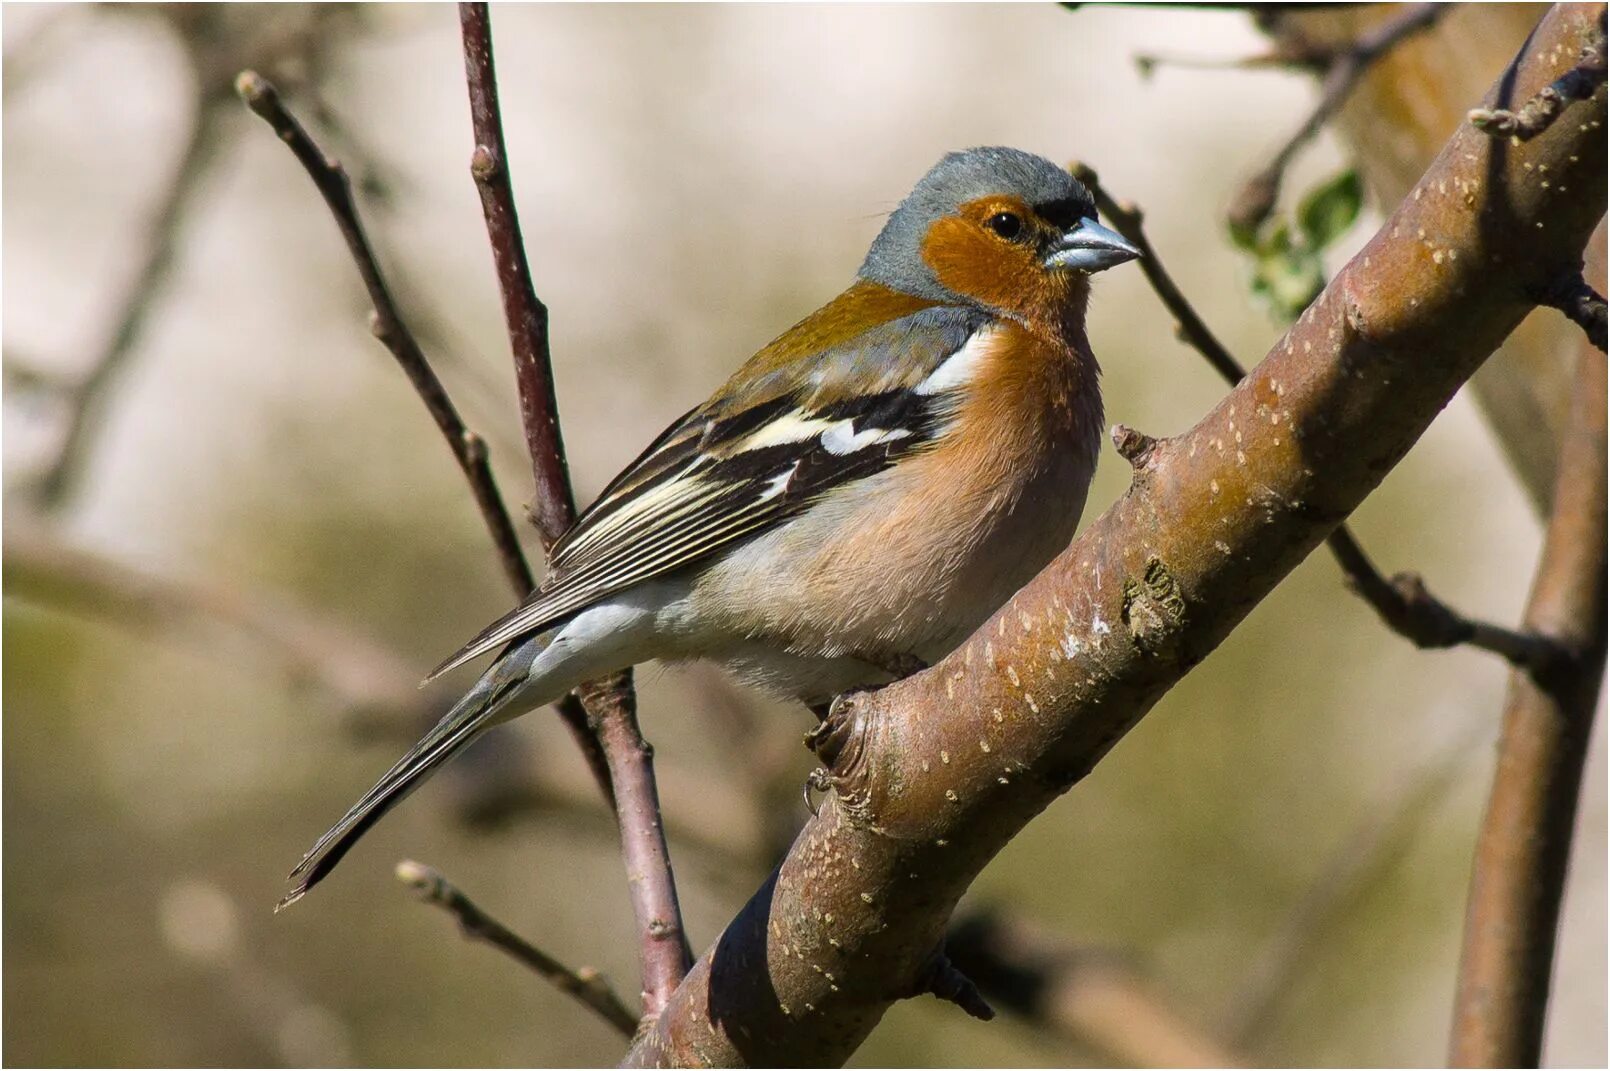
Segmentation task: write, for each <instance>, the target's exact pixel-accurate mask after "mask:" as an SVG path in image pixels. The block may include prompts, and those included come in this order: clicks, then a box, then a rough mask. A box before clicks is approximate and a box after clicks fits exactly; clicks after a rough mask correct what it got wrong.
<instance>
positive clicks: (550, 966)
mask: <svg viewBox="0 0 1610 1071" xmlns="http://www.w3.org/2000/svg"><path fill="white" fill-rule="evenodd" d="M397 880H398V881H400V882H402V883H403V884H404V885H406V886H408V887H409V888H410V889H412V890H414V892H415V893H417V894H418V895H419V898H420V899H421V900H422V901H424V902H425V903H427V904H433V905H435V906H436V907H439V908H442V909H443V910H444V911H446V912H447V913H448V914H450V915H452V916H453V917H454V918H455V919H457V920H458V925H459V929H460V930H461V931H463V934H464V936H465V937H469V938H471V939H473V940H477V941H485V942H486V943H487V944H489V945H491V946H492V947H493V948H496V949H497V950H498V951H500V952H502V953H504V954H505V955H507V956H509V957H510V958H511V959H513V960H514V961H515V962H517V963H519V964H521V965H523V966H525V967H527V968H529V969H530V970H532V971H533V972H535V973H536V974H537V975H538V976H539V977H542V978H545V979H547V980H548V981H549V982H552V983H553V985H554V988H556V989H558V990H559V991H560V992H561V993H564V994H566V995H567V996H571V997H574V998H575V999H576V1000H577V1001H579V1002H580V1003H581V1004H582V1005H584V1006H585V1007H587V1008H590V1009H592V1011H593V1012H595V1013H596V1014H597V1015H598V1017H599V1018H600V1019H603V1020H604V1021H605V1022H606V1023H608V1024H609V1025H610V1026H612V1027H614V1028H615V1029H616V1030H618V1031H620V1033H621V1035H622V1036H624V1037H631V1036H632V1032H633V1031H635V1030H636V1029H637V1016H635V1015H633V1014H632V1013H631V1012H630V1011H628V1010H627V1009H626V1005H624V1004H622V1003H621V999H620V997H618V996H616V995H615V991H614V990H613V989H611V988H610V986H609V982H608V980H607V979H605V978H604V976H603V975H601V974H599V973H598V972H597V971H595V970H594V969H593V968H591V967H582V968H580V969H578V970H571V969H570V968H569V967H566V966H565V965H564V964H563V963H560V962H559V961H558V960H556V959H554V958H553V957H552V956H550V955H548V954H547V953H546V952H544V951H542V950H541V949H540V948H537V947H535V946H534V945H532V944H531V943H530V942H529V941H527V940H526V939H525V938H523V937H521V936H520V935H519V934H517V933H515V932H514V931H513V930H511V929H509V928H508V927H507V926H505V925H503V923H501V922H499V921H498V920H497V919H495V918H493V917H492V916H490V915H488V914H487V913H486V912H485V911H482V910H481V908H480V907H478V906H477V905H476V904H475V902H474V901H473V900H471V899H470V898H469V897H467V896H465V895H464V894H463V893H462V892H460V891H459V890H458V887H457V886H455V885H454V884H453V883H452V882H450V881H448V880H447V879H446V878H444V877H442V875H441V873H440V872H439V871H437V870H436V869H435V868H433V867H428V866H426V865H425V864H423V863H416V862H414V861H413V860H412V859H407V860H404V861H403V862H401V863H398V864H397Z"/></svg>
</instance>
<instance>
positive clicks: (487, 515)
mask: <svg viewBox="0 0 1610 1071" xmlns="http://www.w3.org/2000/svg"><path fill="white" fill-rule="evenodd" d="M235 88H236V89H237V91H238V92H239V93H240V95H241V98H242V99H243V100H245V102H246V106H247V107H249V108H251V110H252V111H253V112H255V113H257V115H258V116H259V117H261V118H262V119H263V121H264V122H266V123H268V125H269V126H271V127H273V128H274V133H276V134H277V135H279V138H280V140H281V141H283V142H285V144H286V145H287V146H288V147H289V148H290V150H291V152H292V153H293V154H294V155H295V156H296V159H297V162H298V163H300V164H301V165H302V167H303V169H304V170H305V171H307V174H308V177H309V178H311V179H312V180H313V184H314V186H316V187H318V191H319V193H320V194H321V195H322V196H323V197H324V203H325V204H326V205H328V206H329V209H330V214H331V215H332V216H334V217H335V223H336V226H337V227H338V228H340V230H341V237H342V238H343V239H344V240H345V241H346V243H347V249H348V250H349V251H350V252H351V254H352V259H353V262H354V263H355V264H356V265H357V268H358V275H359V276H360V277H361V278H362V279H363V285H364V289H365V290H367V291H368V292H369V300H370V302H371V303H372V304H373V305H374V312H373V314H372V315H371V317H370V321H369V327H370V330H371V331H373V332H374V335H375V337H376V338H378V339H379V340H380V341H381V342H382V343H384V344H385V346H386V348H387V349H388V350H390V351H391V355H392V356H393V357H395V358H396V360H397V364H398V365H399V366H401V368H402V370H403V374H404V375H406V376H407V377H408V381H409V382H410V383H412V384H413V387H414V390H415V392H416V393H418V395H419V397H420V400H421V401H423V402H424V403H425V408H426V409H427V410H429V411H430V415H431V418H432V419H433V420H435V421H436V427H437V428H438V429H440V431H441V433H442V437H443V438H445V439H446V440H447V445H448V447H449V448H450V449H451V450H452V451H453V457H454V458H455V459H456V460H457V461H458V465H459V468H460V469H462V470H463V472H464V478H465V479H466V480H467V481H468V482H469V485H470V491H471V493H472V494H473V495H474V496H475V502H476V505H477V506H479V507H480V510H481V517H482V519H483V520H484V521H485V522H486V527H487V531H489V532H490V533H491V535H492V542H493V543H494V544H495V545H496V546H497V550H498V560H499V562H500V563H501V564H502V566H503V572H504V575H506V576H507V577H508V578H509V583H510V584H511V585H512V586H513V587H514V588H515V590H516V591H518V592H519V593H520V594H521V595H525V594H527V593H529V592H530V591H531V589H532V587H533V586H534V583H535V582H534V580H533V579H532V576H531V567H530V566H529V565H527V564H526V560H525V552H524V551H522V550H521V549H520V540H519V538H518V537H517V536H516V535H515V534H514V524H513V522H511V521H510V520H509V511H508V510H507V509H506V508H505V507H504V505H503V497H502V495H500V494H499V493H498V488H497V482H496V481H495V480H494V479H493V478H492V467H491V465H490V464H489V463H488V460H487V455H486V443H485V442H484V441H483V440H482V439H481V437H480V436H479V435H477V434H475V432H473V431H470V430H469V429H468V428H466V427H465V426H464V421H463V418H461V417H460V416H459V415H458V410H457V409H456V408H455V407H454V406H453V401H452V399H451V398H449V397H448V396H447V390H446V388H445V387H443V386H442V381H441V380H440V379H438V378H437V376H436V372H435V370H434V369H432V368H431V366H430V362H429V361H428V360H426V359H425V354H424V352H423V351H422V350H420V348H419V343H418V342H416V341H415V340H414V336H413V335H412V334H411V333H410V332H409V330H408V325H407V324H405V323H404V322H403V319H402V314H401V313H400V312H398V310H397V306H396V303H395V302H393V301H392V297H391V291H390V290H389V289H388V288H387V286H386V280H385V277H384V276H383V275H382V274H381V272H380V264H379V262H378V261H377V260H376V259H375V254H374V250H373V249H372V248H370V245H369V239H368V237H367V236H366V235H365V234H364V231H363V223H362V221H361V220H360V219H359V218H358V206H357V204H356V203H355V202H354V201H353V199H352V183H351V182H350V181H349V180H348V179H347V173H346V171H345V170H343V169H342V167H341V165H340V163H338V162H337V161H335V160H332V159H330V158H329V157H327V156H325V155H324V152H323V151H322V150H321V149H320V148H319V147H318V145H317V144H315V143H314V141H313V139H312V137H310V136H309V135H308V132H307V131H306V130H304V129H303V128H302V125H301V124H300V123H298V122H297V121H296V118H295V116H293V115H291V113H290V111H289V110H287V109H286V107H285V104H284V102H282V101H281V100H280V96H279V93H278V92H277V91H276V90H275V89H274V87H273V86H272V85H270V84H269V83H268V82H267V81H266V80H265V79H263V78H262V77H261V76H260V75H258V74H257V73H256V72H255V71H243V72H241V75H240V77H239V78H238V79H237V80H236V83H235Z"/></svg>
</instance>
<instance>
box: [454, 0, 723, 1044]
mask: <svg viewBox="0 0 1610 1071" xmlns="http://www.w3.org/2000/svg"><path fill="white" fill-rule="evenodd" d="M459 24H460V29H461V31H462V35H463V40H464V73H465V80H466V82H467V84H468V87H469V97H470V121H471V125H472V127H473V129H474V134H475V149H474V151H473V152H472V154H471V156H470V172H471V174H472V175H473V176H474V177H475V185H476V188H477V189H478V190H479V191H480V195H481V210H482V214H483V215H484V216H485V217H486V230H487V236H488V237H489V238H490V240H491V243H492V259H493V263H494V265H495V267H496V269H497V276H498V288H499V290H500V291H501V292H502V295H503V312H504V318H505V320H506V321H507V323H508V330H509V343H510V347H511V349H512V350H513V354H514V369H515V379H516V381H517V382H518V384H519V391H520V416H521V420H522V422H523V423H524V426H525V433H526V443H527V446H528V448H529V450H530V454H531V469H532V475H533V477H534V479H535V487H536V490H535V499H534V505H533V509H532V520H533V522H534V523H535V524H536V526H537V530H538V531H539V532H540V533H541V535H542V541H543V546H544V547H548V548H551V547H552V546H553V544H554V542H555V541H557V540H558V538H559V537H560V536H561V535H563V534H564V532H565V530H566V529H567V528H569V527H570V526H571V525H572V524H573V523H575V520H576V503H575V496H574V494H573V492H572V491H571V487H570V475H569V471H568V467H567V465H566V463H565V451H564V440H563V438H562V437H561V436H560V433H559V409H558V403H557V402H556V400H555V397H554V388H553V368H552V363H551V358H550V355H549V351H548V310H547V308H546V307H545V306H544V305H543V304H542V302H541V301H540V300H538V298H537V295H536V291H535V290H534V289H533V288H532V285H531V267H530V265H529V264H528V263H527V262H526V254H525V242H524V239H523V238H522V237H521V234H520V218H519V215H518V213H517V212H516V210H515V205H514V192H513V188H512V186H511V185H510V180H509V155H508V149H507V147H506V145H505V143H504V138H503V117H502V110H501V107H500V105H499V102H498V88H497V72H496V68H495V66H494V63H493V58H492V25H491V13H490V12H489V11H488V9H487V5H486V4H484V3H461V4H459ZM579 691H580V692H581V694H582V695H583V696H584V702H583V703H582V706H584V707H585V710H586V716H587V727H588V728H589V729H590V730H591V734H592V736H593V738H594V739H595V740H596V741H597V743H598V746H599V747H600V748H601V749H602V752H603V755H604V759H605V762H606V763H607V765H608V771H609V783H610V786H611V787H612V789H613V798H614V801H615V803H616V809H617V812H618V814H619V819H620V833H621V849H622V852H623V854H624V855H625V857H626V867H627V880H628V883H629V887H630V890H631V897H632V908H633V911H634V912H635V914H636V917H637V923H638V930H639V948H640V952H641V958H642V968H643V1010H644V1014H645V1016H647V1017H648V1018H653V1017H654V1016H656V1015H658V1014H659V1012H660V1009H661V1008H662V1007H664V1005H665V1002H666V1001H667V1000H669V999H670V995H671V993H672V992H673V991H674V990H675V989H676V986H677V984H678V983H679V982H681V980H682V977H683V975H685V974H686V973H687V969H688V967H689V966H690V964H691V963H692V958H693V957H692V953H691V951H690V949H689V948H688V943H687V938H686V936H685V935H684V932H683V925H682V910H681V906H680V905H679V904H678V902H677V895H676V881H675V878H674V877H673V875H672V872H671V857H670V851H669V849H668V848H667V846H666V843H665V828H664V824H663V822H662V821H661V818H660V803H659V790H658V788H657V787H656V785H655V782H654V762H653V756H654V752H653V749H652V748H651V747H649V745H648V743H647V742H646V741H645V740H644V739H643V734H642V732H641V730H640V729H639V728H638V724H637V700H636V696H635V694H634V692H633V690H632V676H631V672H630V671H629V670H628V671H626V672H624V673H618V674H616V675H615V676H613V677H611V678H609V679H608V680H605V681H595V682H591V683H589V684H588V685H586V686H584V687H583V688H582V689H580V690H579ZM572 702H573V701H572V700H568V699H567V700H566V702H565V703H561V704H560V712H561V714H562V715H563V716H564V717H565V719H566V721H567V722H569V723H571V724H572V726H573V727H574V726H575V725H576V724H577V721H576V719H577V716H578V711H577V708H576V707H575V706H573V705H571V704H572Z"/></svg>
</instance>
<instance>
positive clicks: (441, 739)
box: [274, 639, 546, 912]
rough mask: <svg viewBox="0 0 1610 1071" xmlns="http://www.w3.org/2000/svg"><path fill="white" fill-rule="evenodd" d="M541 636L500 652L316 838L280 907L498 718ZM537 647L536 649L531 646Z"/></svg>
mask: <svg viewBox="0 0 1610 1071" xmlns="http://www.w3.org/2000/svg"><path fill="white" fill-rule="evenodd" d="M544 646H546V644H545V642H544V641H543V640H539V639H530V640H527V641H525V642H524V643H521V644H519V645H517V646H515V647H512V648H510V649H509V650H507V651H505V652H503V654H501V655H499V656H498V659H497V661H496V662H494V663H493V664H492V667H491V668H490V669H488V670H487V671H486V673H485V674H483V675H482V677H481V679H480V680H478V681H476V682H475V686H474V687H473V688H471V689H470V690H469V691H468V692H467V693H466V694H465V695H464V698H462V699H460V700H459V701H458V702H457V703H455V704H453V709H451V710H449V711H448V712H447V714H446V715H444V716H443V717H442V720H441V721H439V722H437V723H436V727H435V728H433V729H432V730H431V731H430V732H428V733H426V734H425V736H424V738H423V739H421V740H420V741H419V743H417V744H415V745H414V746H413V748H411V749H410V750H409V752H408V754H406V755H404V756H403V757H402V758H401V759H398V760H397V764H396V765H395V766H393V767H392V768H391V769H389V770H387V771H386V774H385V776H384V777H382V778H381V779H380V780H379V781H377V782H376V783H375V787H373V788H371V789H370V790H369V791H368V792H366V793H364V795H363V798H362V799H360V800H359V801H358V802H357V803H355V804H353V805H352V809H351V810H350V811H348V812H347V813H346V815H345V816H344V817H343V818H342V819H341V821H339V822H337V823H336V824H335V825H334V826H332V827H331V828H330V831H329V832H327V833H325V834H324V836H322V837H320V838H319V839H318V842H317V843H315V844H314V845H313V847H312V848H311V849H310V850H309V851H308V853H307V855H305V856H303V857H302V861H301V862H300V863H298V864H296V869H295V870H292V871H291V876H290V881H291V888H290V891H289V892H287V893H286V894H285V895H284V897H282V898H281V899H280V902H279V904H278V905H276V906H275V908H274V910H275V911H276V912H278V911H281V910H283V909H284V908H287V907H290V906H291V905H292V904H294V903H296V902H297V901H298V900H300V899H301V898H302V897H304V896H306V895H307V892H308V890H309V889H311V888H313V886H315V885H317V884H318V883H319V882H320V881H322V880H323V879H324V878H325V876H326V875H328V874H329V873H330V871H332V870H334V869H335V865H336V864H337V863H339V862H340V861H341V857H342V856H344V855H346V854H347V851H348V850H349V849H351V847H352V846H353V845H354V844H356V843H357V842H358V838H360V837H362V836H363V835H364V834H365V833H367V832H368V831H369V827H370V826H372V825H374V824H375V823H376V822H378V821H380V819H381V818H382V817H384V816H385V814H386V812H387V811H389V810H391V809H392V808H393V807H395V806H396V805H397V804H398V803H400V802H402V800H403V798H404V797H405V796H407V795H408V794H409V793H410V792H412V791H413V790H414V789H416V788H418V787H419V786H420V785H421V784H423V783H424V781H425V779H426V778H427V777H429V776H430V775H431V774H433V773H435V772H436V770H437V768H438V767H440V766H441V765H442V764H443V763H445V762H447V760H448V759H450V758H452V757H453V756H454V755H456V754H458V752H459V751H460V750H462V749H463V748H464V747H465V746H467V745H468V744H469V743H470V742H471V741H472V740H474V739H475V738H476V737H478V736H480V735H481V734H482V733H483V732H485V731H486V730H487V729H490V728H491V727H492V726H493V725H495V724H497V721H498V718H497V715H498V714H499V713H501V712H502V710H503V709H504V708H505V707H506V706H508V704H509V703H510V702H511V701H512V700H514V699H515V698H516V697H517V696H518V695H519V694H520V693H521V691H522V688H521V686H522V685H523V684H525V683H526V680H527V673H528V670H529V667H530V665H531V663H532V660H533V658H534V657H535V655H536V653H537V651H540V650H541V648H542V647H544ZM532 648H534V649H532Z"/></svg>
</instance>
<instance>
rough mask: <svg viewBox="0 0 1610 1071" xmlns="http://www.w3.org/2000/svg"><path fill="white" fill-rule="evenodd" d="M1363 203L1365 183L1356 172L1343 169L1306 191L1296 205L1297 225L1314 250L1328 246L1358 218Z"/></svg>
mask: <svg viewBox="0 0 1610 1071" xmlns="http://www.w3.org/2000/svg"><path fill="white" fill-rule="evenodd" d="M1363 204H1364V183H1363V182H1362V181H1361V180H1360V179H1359V177H1358V172H1357V171H1353V170H1348V171H1343V172H1342V173H1341V174H1339V175H1337V176H1336V177H1335V178H1333V179H1331V180H1329V181H1328V182H1324V183H1321V184H1320V185H1318V186H1316V187H1315V188H1314V189H1312V190H1309V191H1308V193H1307V194H1306V195H1305V196H1304V197H1303V199H1302V203H1301V204H1299V205H1298V206H1297V226H1298V227H1299V228H1301V229H1302V233H1303V238H1304V239H1305V240H1306V242H1307V244H1308V245H1309V246H1310V247H1311V248H1313V249H1323V248H1325V247H1326V246H1328V245H1330V244H1331V243H1332V242H1334V241H1335V240H1336V239H1338V238H1340V237H1341V236H1342V235H1343V234H1346V233H1347V229H1348V228H1349V227H1351V226H1352V225H1353V221H1354V220H1356V219H1358V213H1359V209H1360V208H1361V207H1363Z"/></svg>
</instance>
